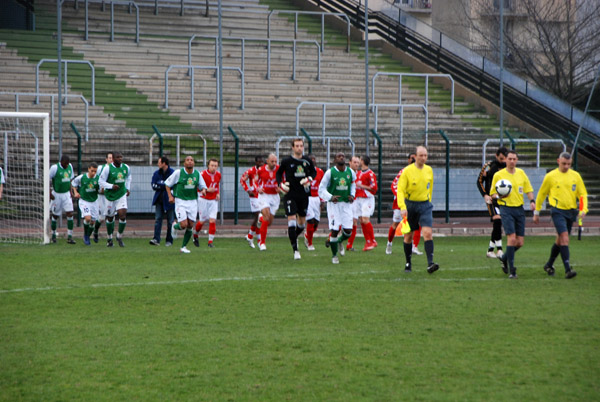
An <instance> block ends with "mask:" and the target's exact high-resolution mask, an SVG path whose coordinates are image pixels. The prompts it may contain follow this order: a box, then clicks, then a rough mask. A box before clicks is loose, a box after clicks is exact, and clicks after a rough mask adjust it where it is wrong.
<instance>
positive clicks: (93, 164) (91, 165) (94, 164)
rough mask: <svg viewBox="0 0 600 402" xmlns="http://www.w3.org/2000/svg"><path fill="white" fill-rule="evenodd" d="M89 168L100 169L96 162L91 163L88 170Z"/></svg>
mask: <svg viewBox="0 0 600 402" xmlns="http://www.w3.org/2000/svg"><path fill="white" fill-rule="evenodd" d="M89 168H95V169H98V164H97V163H96V162H90V164H89V165H88V169H89Z"/></svg>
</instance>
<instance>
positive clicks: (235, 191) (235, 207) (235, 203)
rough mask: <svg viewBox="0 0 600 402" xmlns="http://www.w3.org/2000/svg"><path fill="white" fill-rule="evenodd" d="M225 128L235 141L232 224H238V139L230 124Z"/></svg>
mask: <svg viewBox="0 0 600 402" xmlns="http://www.w3.org/2000/svg"><path fill="white" fill-rule="evenodd" d="M227 129H228V130H229V132H230V133H231V135H232V136H233V140H234V141H235V163H234V170H233V224H234V225H237V224H238V193H239V183H238V181H239V170H240V156H239V155H240V139H239V138H238V136H237V135H236V134H235V131H233V128H231V126H228V127H227Z"/></svg>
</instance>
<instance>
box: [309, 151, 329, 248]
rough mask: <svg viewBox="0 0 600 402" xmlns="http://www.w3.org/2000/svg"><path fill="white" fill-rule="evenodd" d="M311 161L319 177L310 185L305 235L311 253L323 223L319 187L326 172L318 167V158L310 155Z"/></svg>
mask: <svg viewBox="0 0 600 402" xmlns="http://www.w3.org/2000/svg"><path fill="white" fill-rule="evenodd" d="M308 157H309V159H310V160H311V161H312V163H313V165H314V167H315V170H316V171H317V175H316V176H315V178H314V179H313V181H312V182H311V183H310V197H309V198H308V211H307V212H306V233H305V234H304V245H305V246H306V248H307V249H308V250H309V251H313V250H314V249H315V246H314V245H313V236H314V234H315V232H316V231H317V228H318V227H319V222H320V221H321V204H322V202H321V197H319V185H320V184H321V180H322V179H323V175H324V174H325V172H324V171H323V169H321V168H319V167H318V166H317V158H316V157H315V156H314V155H312V154H310V155H308Z"/></svg>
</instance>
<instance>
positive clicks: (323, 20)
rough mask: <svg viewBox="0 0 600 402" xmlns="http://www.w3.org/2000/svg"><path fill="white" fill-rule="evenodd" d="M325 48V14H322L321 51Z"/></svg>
mask: <svg viewBox="0 0 600 402" xmlns="http://www.w3.org/2000/svg"><path fill="white" fill-rule="evenodd" d="M324 49H325V14H324V13H323V14H321V53H323V50H324Z"/></svg>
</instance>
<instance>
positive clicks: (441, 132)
mask: <svg viewBox="0 0 600 402" xmlns="http://www.w3.org/2000/svg"><path fill="white" fill-rule="evenodd" d="M439 133H440V135H441V136H442V138H443V139H444V141H446V223H449V222H450V140H449V139H448V136H446V133H444V130H440V131H439Z"/></svg>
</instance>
